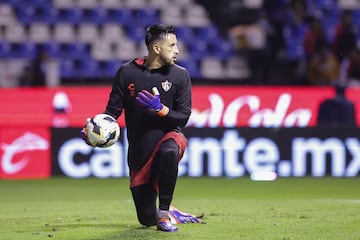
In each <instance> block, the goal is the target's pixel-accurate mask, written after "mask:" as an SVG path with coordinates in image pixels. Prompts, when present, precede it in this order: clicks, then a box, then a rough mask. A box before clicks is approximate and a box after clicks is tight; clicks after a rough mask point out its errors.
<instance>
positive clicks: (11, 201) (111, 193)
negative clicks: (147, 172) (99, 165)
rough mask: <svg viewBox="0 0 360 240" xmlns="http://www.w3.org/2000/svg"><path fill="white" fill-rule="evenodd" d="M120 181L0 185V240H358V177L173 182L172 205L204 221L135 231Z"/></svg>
mask: <svg viewBox="0 0 360 240" xmlns="http://www.w3.org/2000/svg"><path fill="white" fill-rule="evenodd" d="M128 184H129V181H128V179H93V178H89V179H82V180H75V179H68V178H52V179H49V180H26V181H25V180H16V181H4V180H1V181H0V240H22V239H24V240H32V239H61V240H106V239H141V240H143V239H170V240H171V239H195V240H199V239H216V240H218V239H229V240H231V239H243V240H245V239H255V240H262V239H264V240H265V239H269V240H297V239H298V240H322V239H323V240H332V239H339V240H350V239H351V240H360V178H348V179H345V178H282V179H277V180H276V181H274V182H253V181H250V180H249V179H247V178H238V179H225V178H179V180H178V184H177V189H176V194H175V199H174V202H173V203H174V205H175V206H176V207H178V208H180V209H182V210H184V211H188V212H192V213H195V214H201V213H204V214H205V217H204V220H203V221H204V224H187V225H179V231H178V232H176V233H164V232H159V231H156V230H155V228H148V229H144V228H141V227H140V225H139V223H138V222H137V219H136V214H135V208H134V205H133V202H132V199H131V194H130V191H129V189H128Z"/></svg>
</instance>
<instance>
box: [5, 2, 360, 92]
mask: <svg viewBox="0 0 360 240" xmlns="http://www.w3.org/2000/svg"><path fill="white" fill-rule="evenodd" d="M343 11H351V14H352V20H353V26H354V28H355V29H356V30H357V35H356V41H357V43H358V42H359V39H360V31H359V28H360V10H359V3H358V1H356V0H315V1H308V0H267V1H263V0H226V1H221V2H219V1H202V0H178V1H175V0H28V1H21V0H2V1H1V2H0V69H1V71H0V74H1V75H0V76H1V78H0V79H1V81H0V85H1V86H2V87H14V86H18V85H28V84H29V83H28V82H27V81H26V79H24V78H26V76H27V75H26V74H28V73H29V66H30V65H29V61H31V60H32V59H34V58H35V57H36V56H37V54H39V51H44V52H46V53H47V55H48V57H49V59H48V63H50V64H48V65H49V68H50V69H51V70H49V71H50V72H51V73H49V76H48V85H50V86H54V85H64V84H90V83H93V84H104V83H105V84H106V83H109V81H110V79H111V78H112V76H113V75H114V73H115V71H116V69H117V68H118V66H119V65H120V64H121V63H122V62H124V61H127V60H129V59H131V58H133V57H135V56H143V55H145V54H146V49H145V46H144V44H143V34H144V29H145V28H146V26H148V25H151V24H153V23H159V22H163V23H167V24H173V25H174V26H175V27H176V31H177V35H178V38H179V47H180V49H181V54H180V56H179V63H180V64H181V65H183V66H185V67H187V68H188V69H189V71H190V73H191V76H192V77H193V79H194V82H195V83H206V82H207V81H208V80H216V81H220V82H221V83H227V82H231V83H234V82H235V83H239V84H250V85H254V84H258V85H259V84H270V85H273V84H283V85H294V84H295V85H297V84H306V83H307V82H306V80H304V79H302V77H304V75H305V73H304V67H303V66H304V61H306V60H308V59H307V58H308V57H309V56H307V54H308V53H307V52H306V49H304V43H303V42H304V37H305V34H306V32H307V31H308V29H309V28H310V25H311V24H310V22H311V19H312V18H314V17H316V18H318V19H320V20H321V23H322V25H323V30H324V32H325V35H326V39H327V40H328V42H329V44H333V43H334V41H335V37H336V36H335V34H336V27H337V25H338V24H339V23H340V18H341V13H342V12H343ZM261 74H262V76H261ZM226 80H230V81H226ZM213 82H215V81H213Z"/></svg>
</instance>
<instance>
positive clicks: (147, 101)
mask: <svg viewBox="0 0 360 240" xmlns="http://www.w3.org/2000/svg"><path fill="white" fill-rule="evenodd" d="M152 91H153V94H152V93H150V92H149V91H147V90H142V91H140V92H139V93H138V96H137V97H136V102H137V104H138V105H139V106H141V107H143V108H146V109H147V110H149V111H154V112H156V113H157V115H159V116H166V115H167V114H168V113H169V108H168V107H166V106H165V105H163V104H162V103H161V101H160V93H159V90H158V89H157V88H156V87H153V89H152Z"/></svg>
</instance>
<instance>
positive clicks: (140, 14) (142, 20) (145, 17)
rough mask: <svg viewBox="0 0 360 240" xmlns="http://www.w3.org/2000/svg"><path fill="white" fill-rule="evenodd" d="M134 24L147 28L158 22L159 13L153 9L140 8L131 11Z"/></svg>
mask: <svg viewBox="0 0 360 240" xmlns="http://www.w3.org/2000/svg"><path fill="white" fill-rule="evenodd" d="M133 18H134V20H135V21H134V22H133V23H131V24H134V25H137V26H145V27H146V26H149V25H152V24H155V23H159V22H160V16H159V12H158V11H157V10H156V9H154V8H145V9H144V8H142V9H137V10H134V11H133Z"/></svg>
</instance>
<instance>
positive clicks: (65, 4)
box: [52, 0, 76, 9]
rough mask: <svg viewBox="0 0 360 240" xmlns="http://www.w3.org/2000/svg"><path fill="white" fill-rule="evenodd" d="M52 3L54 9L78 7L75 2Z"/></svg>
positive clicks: (60, 1) (56, 1) (69, 0)
mask: <svg viewBox="0 0 360 240" xmlns="http://www.w3.org/2000/svg"><path fill="white" fill-rule="evenodd" d="M52 2H53V5H54V7H56V8H59V9H63V8H73V7H76V2H75V1H74V0H52Z"/></svg>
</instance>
